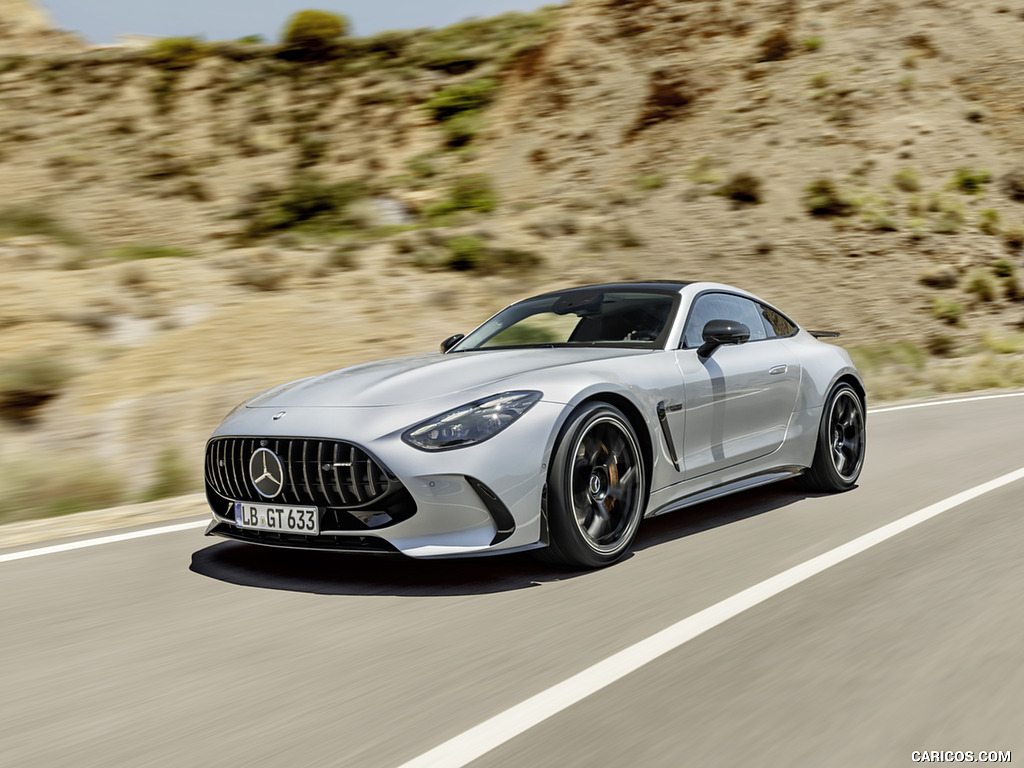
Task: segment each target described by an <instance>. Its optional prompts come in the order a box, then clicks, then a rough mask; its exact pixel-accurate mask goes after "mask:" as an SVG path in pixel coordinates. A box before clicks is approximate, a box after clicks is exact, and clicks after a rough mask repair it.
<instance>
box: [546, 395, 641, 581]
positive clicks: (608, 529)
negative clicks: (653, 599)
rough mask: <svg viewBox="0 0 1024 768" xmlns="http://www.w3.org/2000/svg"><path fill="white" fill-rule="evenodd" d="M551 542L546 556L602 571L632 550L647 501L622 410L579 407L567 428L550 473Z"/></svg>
mask: <svg viewBox="0 0 1024 768" xmlns="http://www.w3.org/2000/svg"><path fill="white" fill-rule="evenodd" d="M548 487H549V499H548V500H549V506H548V523H549V531H550V537H551V540H550V542H549V546H548V548H547V549H546V550H541V552H542V557H543V558H544V559H546V560H548V561H552V562H555V563H557V564H560V565H567V566H572V567H583V568H600V567H602V566H605V565H611V564H612V563H614V562H616V561H617V560H619V559H621V558H622V557H623V556H625V554H626V553H627V552H628V551H629V547H630V545H631V544H632V543H633V539H634V538H635V537H636V532H637V528H638V527H639V526H640V518H641V517H642V516H643V509H644V504H645V502H646V495H647V485H646V477H645V472H644V462H643V457H642V455H641V452H640V447H639V443H638V441H637V437H636V432H635V431H634V430H633V427H632V426H631V425H630V423H629V420H628V419H627V418H626V417H625V416H624V415H623V413H622V411H620V410H619V409H618V408H615V407H614V406H612V405H609V404H607V403H588V404H586V405H583V406H581V407H580V408H578V409H577V410H576V411H575V412H574V413H573V414H572V416H570V417H569V421H568V422H567V423H566V425H565V427H564V428H563V430H562V434H561V437H560V439H559V442H558V444H557V446H556V448H555V452H554V457H553V460H552V464H551V470H550V472H549V474H548Z"/></svg>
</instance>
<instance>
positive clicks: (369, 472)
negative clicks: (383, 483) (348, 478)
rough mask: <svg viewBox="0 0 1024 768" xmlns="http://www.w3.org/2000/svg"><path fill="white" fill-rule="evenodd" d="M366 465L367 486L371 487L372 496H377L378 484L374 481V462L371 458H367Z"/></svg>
mask: <svg viewBox="0 0 1024 768" xmlns="http://www.w3.org/2000/svg"><path fill="white" fill-rule="evenodd" d="M365 464H366V484H367V485H368V486H369V491H370V496H376V495H377V484H376V483H375V482H374V480H373V462H372V461H370V457H369V456H367V457H366V460H365Z"/></svg>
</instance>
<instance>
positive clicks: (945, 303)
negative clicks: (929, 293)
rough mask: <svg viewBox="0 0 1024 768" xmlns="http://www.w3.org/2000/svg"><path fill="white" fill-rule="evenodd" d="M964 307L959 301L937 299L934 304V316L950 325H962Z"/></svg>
mask: <svg viewBox="0 0 1024 768" xmlns="http://www.w3.org/2000/svg"><path fill="white" fill-rule="evenodd" d="M963 314H964V306H963V304H961V303H959V302H957V301H950V300H949V299H943V298H936V299H935V301H933V302H932V315H933V316H934V317H935V318H936V319H937V320H941V321H942V322H944V323H948V324H949V325H957V324H959V323H960V318H961V317H963Z"/></svg>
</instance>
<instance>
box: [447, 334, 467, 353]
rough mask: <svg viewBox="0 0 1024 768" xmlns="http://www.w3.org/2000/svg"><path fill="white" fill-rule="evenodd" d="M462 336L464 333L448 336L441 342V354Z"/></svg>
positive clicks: (463, 336) (464, 335)
mask: <svg viewBox="0 0 1024 768" xmlns="http://www.w3.org/2000/svg"><path fill="white" fill-rule="evenodd" d="M464 338H466V334H464V333H456V334H455V335H454V336H449V337H448V338H447V339H445V340H444V341H442V342H441V354H442V355H443V354H444V353H445V352H447V351H448V350H449V349H451V348H452V347H454V346H455V345H456V344H458V343H459V342H460V341H462V340H463V339H464Z"/></svg>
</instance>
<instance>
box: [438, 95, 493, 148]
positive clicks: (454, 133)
mask: <svg viewBox="0 0 1024 768" xmlns="http://www.w3.org/2000/svg"><path fill="white" fill-rule="evenodd" d="M497 88H498V82H497V80H494V79H492V78H482V79H480V80H474V81H472V82H469V83H458V84H456V85H450V86H448V87H447V88H442V89H441V90H440V91H438V92H437V93H435V94H434V95H433V96H432V97H431V98H430V99H429V100H428V101H427V104H426V107H427V109H428V110H429V112H430V114H431V116H432V117H433V118H434V119H435V120H436V121H437V122H439V123H441V125H442V127H443V129H444V132H445V138H446V141H447V144H448V146H450V147H461V146H464V145H466V144H468V143H469V142H471V141H472V140H473V139H474V138H475V137H476V135H477V133H479V132H480V129H481V127H482V126H483V118H482V116H481V115H482V112H483V110H484V109H485V108H486V107H487V106H488V105H489V104H490V103H491V100H492V99H493V98H494V94H495V92H496V91H497Z"/></svg>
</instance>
